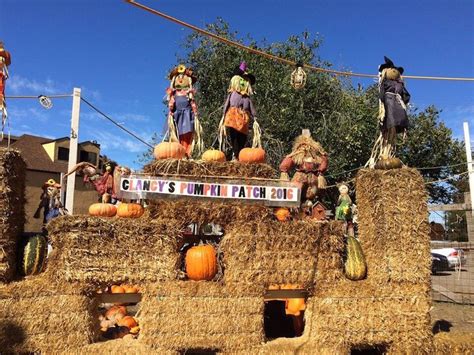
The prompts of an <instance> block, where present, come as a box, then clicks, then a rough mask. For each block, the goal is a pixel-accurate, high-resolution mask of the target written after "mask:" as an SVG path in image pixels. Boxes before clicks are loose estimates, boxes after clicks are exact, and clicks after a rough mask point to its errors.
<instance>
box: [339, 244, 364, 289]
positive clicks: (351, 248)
mask: <svg viewBox="0 0 474 355" xmlns="http://www.w3.org/2000/svg"><path fill="white" fill-rule="evenodd" d="M346 255H347V259H346V263H345V264H344V274H345V275H346V277H347V278H348V279H349V280H352V281H358V280H362V279H364V278H365V276H366V275H367V264H366V262H365V257H364V253H363V252H362V247H361V245H360V243H359V241H358V240H357V239H356V238H354V237H352V236H350V235H349V236H347V252H346Z"/></svg>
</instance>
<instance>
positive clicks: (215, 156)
mask: <svg viewBox="0 0 474 355" xmlns="http://www.w3.org/2000/svg"><path fill="white" fill-rule="evenodd" d="M202 160H204V161H221V162H223V161H225V154H224V153H223V152H221V151H220V150H216V149H209V150H206V151H205V152H204V154H203V155H202Z"/></svg>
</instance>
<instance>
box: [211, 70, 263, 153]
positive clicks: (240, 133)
mask: <svg viewBox="0 0 474 355" xmlns="http://www.w3.org/2000/svg"><path fill="white" fill-rule="evenodd" d="M254 84H255V76H253V75H252V74H250V73H248V72H247V64H246V63H245V62H242V63H240V65H239V66H238V67H236V68H235V69H234V71H233V76H232V78H231V79H230V85H229V89H228V90H227V92H228V95H227V98H226V100H225V103H224V114H223V117H222V120H221V123H220V124H219V135H220V138H219V139H220V141H222V140H223V138H222V137H223V136H227V137H228V139H229V141H230V144H231V147H232V157H229V158H232V160H236V159H238V158H239V153H240V151H241V150H242V149H243V148H244V147H245V145H246V143H247V136H248V133H249V124H250V121H251V120H253V121H254V122H253V128H254V131H258V132H259V131H260V128H259V127H258V123H257V121H256V114H257V112H256V111H255V107H254V105H253V102H252V99H251V98H250V96H251V95H253V91H252V85H254ZM229 160H230V159H229Z"/></svg>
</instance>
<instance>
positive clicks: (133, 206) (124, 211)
mask: <svg viewBox="0 0 474 355" xmlns="http://www.w3.org/2000/svg"><path fill="white" fill-rule="evenodd" d="M144 212H145V209H144V208H143V206H142V205H140V204H139V203H121V204H119V205H118V207H117V216H119V217H125V218H139V217H141V216H142V215H143V213H144Z"/></svg>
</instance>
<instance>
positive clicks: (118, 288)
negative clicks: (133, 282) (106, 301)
mask: <svg viewBox="0 0 474 355" xmlns="http://www.w3.org/2000/svg"><path fill="white" fill-rule="evenodd" d="M110 292H112V293H125V288H124V287H123V286H118V285H112V287H111V288H110Z"/></svg>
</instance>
